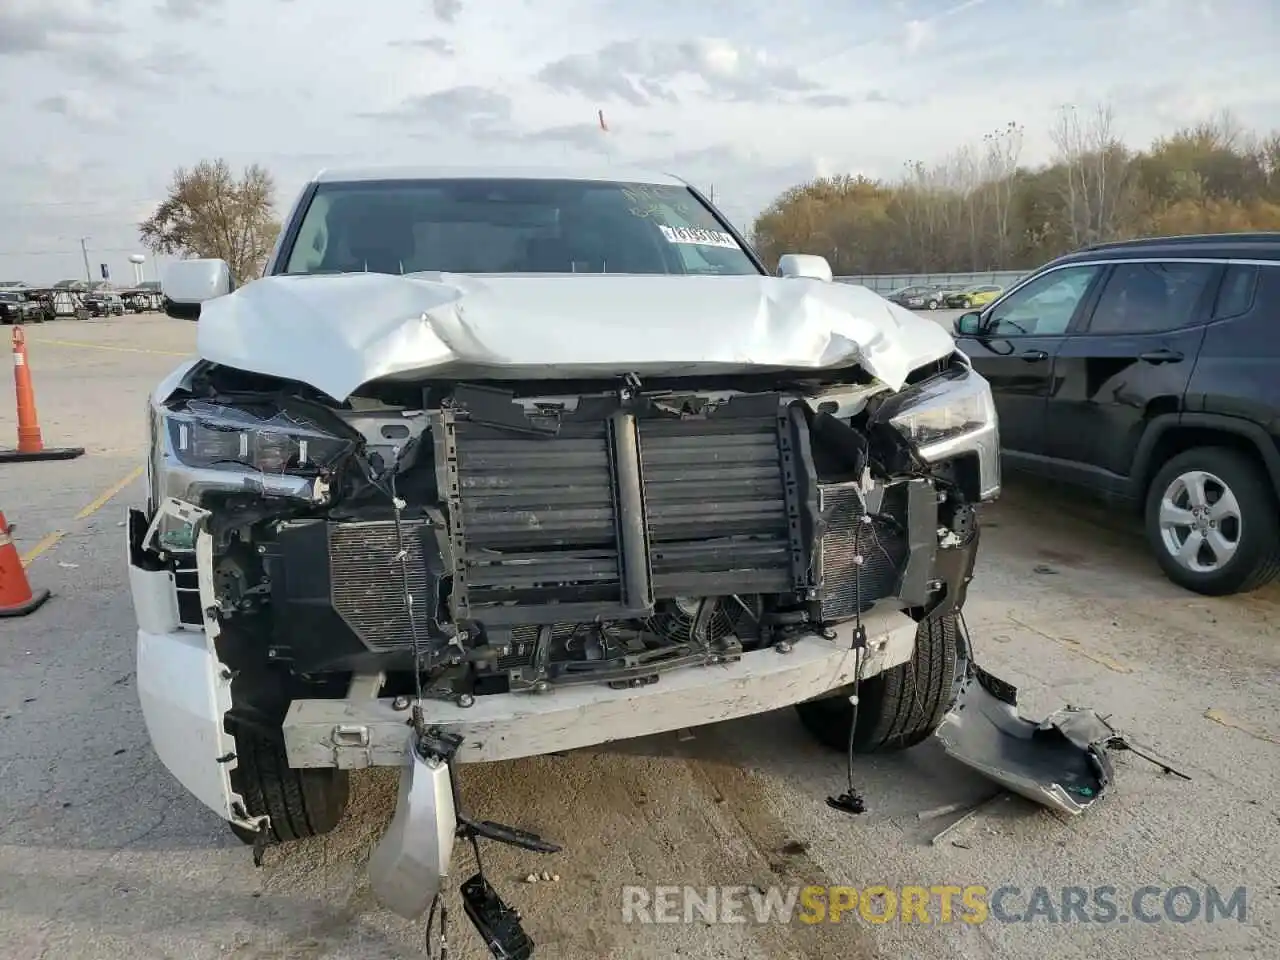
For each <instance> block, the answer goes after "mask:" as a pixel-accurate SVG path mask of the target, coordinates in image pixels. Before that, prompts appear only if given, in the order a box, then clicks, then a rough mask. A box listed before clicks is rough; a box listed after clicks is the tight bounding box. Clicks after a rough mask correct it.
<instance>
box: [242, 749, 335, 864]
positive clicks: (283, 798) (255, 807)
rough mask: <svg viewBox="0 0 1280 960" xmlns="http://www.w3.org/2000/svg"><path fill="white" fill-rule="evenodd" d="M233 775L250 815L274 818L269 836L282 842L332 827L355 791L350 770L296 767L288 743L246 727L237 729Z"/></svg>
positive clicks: (245, 834) (249, 839) (248, 839)
mask: <svg viewBox="0 0 1280 960" xmlns="http://www.w3.org/2000/svg"><path fill="white" fill-rule="evenodd" d="M231 780H232V785H233V786H234V787H235V788H236V791H237V792H238V793H239V794H240V796H241V797H243V798H244V804H245V807H246V808H247V809H248V811H249V815H250V816H254V817H260V816H263V815H264V814H265V815H266V816H268V817H270V818H271V828H270V830H269V831H268V834H267V836H268V839H270V840H273V841H275V842H277V843H285V842H287V841H289V840H302V839H304V838H306V837H316V836H319V835H320V834H322V833H328V832H329V831H330V830H332V829H333V828H334V827H336V826H337V825H338V821H340V820H341V819H342V814H343V813H344V812H345V811H346V809H347V797H348V796H349V793H350V776H349V775H348V772H347V771H346V770H337V769H332V768H327V767H326V768H318V769H306V770H296V769H293V768H291V767H290V766H289V761H288V758H287V757H286V755H285V752H284V744H283V743H278V742H272V741H270V740H267V739H265V738H263V737H261V736H257V735H255V734H251V733H247V732H241V733H239V734H237V735H236V768H235V769H234V770H233V771H232V772H231ZM231 830H232V832H233V833H235V835H236V836H237V837H239V838H240V839H241V840H243V841H244V842H245V843H253V841H254V839H255V838H254V835H253V834H252V833H250V832H249V831H247V830H245V829H244V828H243V827H237V826H236V825H234V824H232V826H231Z"/></svg>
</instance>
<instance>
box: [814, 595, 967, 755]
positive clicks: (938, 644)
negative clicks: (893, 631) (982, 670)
mask: <svg viewBox="0 0 1280 960" xmlns="http://www.w3.org/2000/svg"><path fill="white" fill-rule="evenodd" d="M957 630H958V626H957V624H956V616H955V615H954V614H952V615H950V616H945V617H939V618H938V619H936V620H922V621H921V622H920V625H919V626H918V627H917V629H916V645H915V650H914V651H913V653H912V655H911V659H910V660H908V661H907V662H906V663H903V664H899V665H898V666H896V667H893V668H892V669H890V670H886V671H885V672H884V673H880V674H877V675H876V676H874V677H871V678H870V679H868V680H864V681H863V682H862V684H861V685H860V688H859V690H858V713H857V727H856V728H855V730H854V734H853V749H854V751H855V752H857V753H894V752H896V751H899V750H906V749H907V748H908V747H914V746H915V745H916V744H918V743H921V742H923V741H924V740H926V739H927V738H928V737H930V736H932V735H933V731H934V730H936V729H937V728H938V724H940V723H941V722H942V718H943V717H944V716H945V715H946V712H947V710H948V709H949V708H950V706H951V701H952V694H953V693H954V682H955V676H956V663H957V660H956V648H957V643H958V635H957ZM796 711H797V712H798V713H799V714H800V722H801V723H802V724H803V725H804V727H805V729H806V730H808V731H809V733H810V734H811V735H812V736H813V737H814V739H816V740H817V741H818V742H819V743H821V744H823V745H824V746H827V747H831V748H832V749H833V750H841V751H845V750H848V748H849V727H850V725H851V724H852V723H853V722H854V712H853V704H851V703H850V702H849V698H848V696H847V695H843V694H842V695H839V696H834V697H823V698H822V699H821V700H810V701H808V702H806V703H799V704H796Z"/></svg>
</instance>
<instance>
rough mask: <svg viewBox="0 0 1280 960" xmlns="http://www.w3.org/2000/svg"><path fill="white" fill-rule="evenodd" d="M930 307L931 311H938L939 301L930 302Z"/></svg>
mask: <svg viewBox="0 0 1280 960" xmlns="http://www.w3.org/2000/svg"><path fill="white" fill-rule="evenodd" d="M928 307H929V309H930V310H937V309H938V301H937V300H930V301H929V303H928Z"/></svg>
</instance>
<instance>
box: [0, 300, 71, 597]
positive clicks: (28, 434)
mask: <svg viewBox="0 0 1280 960" xmlns="http://www.w3.org/2000/svg"><path fill="white" fill-rule="evenodd" d="M13 383H14V387H15V388H16V389H17V391H18V446H17V449H14V450H0V463H14V462H17V461H21V460H72V459H74V458H76V457H78V456H80V455H81V454H82V453H84V447H46V446H45V445H44V441H43V440H42V439H41V437H40V419H39V417H37V416H36V391H35V387H33V386H32V385H31V365H30V364H29V363H27V335H26V334H25V333H23V332H22V328H21V327H20V326H18V325H17V324H14V327H13ZM3 589H4V587H3V585H2V584H0V590H3Z"/></svg>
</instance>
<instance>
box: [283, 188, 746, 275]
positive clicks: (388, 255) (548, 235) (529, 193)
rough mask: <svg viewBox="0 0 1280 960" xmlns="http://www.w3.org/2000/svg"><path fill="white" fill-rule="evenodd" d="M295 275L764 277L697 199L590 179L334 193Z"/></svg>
mask: <svg viewBox="0 0 1280 960" xmlns="http://www.w3.org/2000/svg"><path fill="white" fill-rule="evenodd" d="M283 263H284V268H283V270H282V271H280V272H283V273H290V274H314V273H356V272H370V273H393V274H404V273H417V272H423V271H443V272H449V273H508V274H509V273H627V274H702V275H742V274H758V273H760V271H759V270H758V269H757V267H756V265H755V262H754V261H753V260H752V258H751V257H750V256H749V255H748V254H747V252H746V251H745V250H744V249H743V248H742V246H741V245H740V244H739V243H738V241H737V240H735V239H734V237H733V234H731V233H729V232H728V231H727V230H725V227H724V225H723V224H722V223H721V222H720V221H719V220H718V219H717V218H716V215H715V214H713V213H712V212H711V210H710V209H708V207H707V206H706V205H705V204H703V203H702V202H701V201H700V200H699V199H698V197H697V196H696V195H695V194H694V193H693V192H692V191H690V190H688V189H686V188H684V187H680V186H672V185H660V184H647V183H623V182H610V181H582V180H536V179H458V180H395V181H378V182H350V183H341V182H335V183H322V184H320V185H319V186H318V187H317V188H316V192H315V194H314V195H313V197H312V200H311V203H310V205H309V207H308V208H307V211H306V214H305V215H304V216H303V219H302V222H301V225H300V226H299V228H298V231H297V234H296V236H295V237H294V240H293V244H292V247H291V249H290V250H289V252H288V254H287V255H286V256H285V257H284V258H283Z"/></svg>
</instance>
